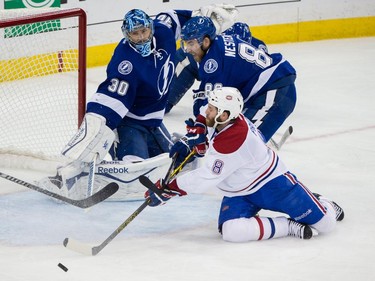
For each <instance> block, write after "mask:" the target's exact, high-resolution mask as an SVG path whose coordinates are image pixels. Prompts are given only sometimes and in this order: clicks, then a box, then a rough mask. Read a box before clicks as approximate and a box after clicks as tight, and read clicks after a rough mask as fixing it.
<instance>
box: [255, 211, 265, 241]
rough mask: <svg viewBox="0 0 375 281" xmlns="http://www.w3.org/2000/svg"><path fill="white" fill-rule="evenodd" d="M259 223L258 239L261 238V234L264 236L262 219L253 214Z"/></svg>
mask: <svg viewBox="0 0 375 281" xmlns="http://www.w3.org/2000/svg"><path fill="white" fill-rule="evenodd" d="M254 218H255V219H256V221H257V223H258V225H259V238H258V240H262V238H263V236H264V226H263V222H262V220H261V219H260V218H259V217H258V216H255V217H254Z"/></svg>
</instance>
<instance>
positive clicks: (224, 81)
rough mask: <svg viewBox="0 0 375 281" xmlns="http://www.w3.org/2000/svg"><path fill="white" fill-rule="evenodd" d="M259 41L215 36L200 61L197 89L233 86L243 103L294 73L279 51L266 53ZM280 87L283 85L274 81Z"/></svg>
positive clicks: (263, 45)
mask: <svg viewBox="0 0 375 281" xmlns="http://www.w3.org/2000/svg"><path fill="white" fill-rule="evenodd" d="M262 43H263V42H262V41H260V40H258V39H256V38H254V40H250V41H249V42H245V41H242V40H240V39H238V38H236V37H233V36H230V35H219V36H217V37H216V38H215V40H213V42H212V44H211V46H210V49H209V50H208V52H207V53H206V55H205V56H204V57H203V59H202V61H201V62H200V64H199V77H200V78H201V84H200V86H199V91H204V90H211V89H214V88H215V87H221V86H228V87H235V88H237V89H238V90H239V91H240V92H241V94H242V96H243V98H244V102H246V101H248V100H249V99H250V98H251V97H253V96H256V95H257V94H258V92H262V91H265V90H271V89H275V88H273V86H275V84H274V83H275V82H276V81H278V80H280V79H281V78H284V77H286V76H289V75H296V71H295V69H294V68H293V66H292V65H291V64H290V63H289V62H288V61H287V60H285V58H284V57H283V56H282V55H281V54H280V53H274V54H269V53H268V52H267V48H266V46H265V44H262ZM289 83H290V82H289ZM281 86H286V85H280V84H279V83H278V84H277V88H279V87H281Z"/></svg>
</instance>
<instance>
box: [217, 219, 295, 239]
mask: <svg viewBox="0 0 375 281" xmlns="http://www.w3.org/2000/svg"><path fill="white" fill-rule="evenodd" d="M222 231H223V239H224V240H225V241H229V242H246V241H253V240H265V239H272V238H278V237H285V236H287V235H288V220H287V218H285V217H277V218H268V217H252V218H249V219H247V218H239V219H234V220H229V221H226V222H225V223H224V224H223V229H222Z"/></svg>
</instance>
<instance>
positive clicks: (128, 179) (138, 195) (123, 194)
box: [95, 153, 172, 201]
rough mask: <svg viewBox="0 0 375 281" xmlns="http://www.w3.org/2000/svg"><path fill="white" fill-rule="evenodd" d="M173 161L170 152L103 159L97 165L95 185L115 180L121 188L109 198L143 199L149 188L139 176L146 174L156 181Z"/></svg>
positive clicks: (119, 199)
mask: <svg viewBox="0 0 375 281" xmlns="http://www.w3.org/2000/svg"><path fill="white" fill-rule="evenodd" d="M171 161H172V160H171V158H169V154H168V153H163V154H160V155H158V156H155V157H152V158H149V159H142V158H139V157H134V156H133V157H131V156H127V157H125V158H124V159H123V161H109V162H107V161H103V162H102V163H100V164H99V165H97V167H96V177H95V187H96V188H97V187H99V186H103V184H106V183H109V182H113V181H114V182H116V183H118V184H119V186H120V189H119V190H118V191H117V192H116V194H114V195H113V196H111V197H110V198H109V200H112V201H126V200H143V199H144V193H145V192H146V190H147V189H146V188H145V187H144V186H143V185H142V184H141V183H140V182H139V180H138V178H139V176H140V175H145V176H147V177H149V178H150V180H151V181H152V182H156V181H157V180H159V179H160V178H164V177H165V175H166V173H167V171H168V168H169V166H170V164H171ZM97 182H100V184H96V183H97ZM95 191H96V190H95Z"/></svg>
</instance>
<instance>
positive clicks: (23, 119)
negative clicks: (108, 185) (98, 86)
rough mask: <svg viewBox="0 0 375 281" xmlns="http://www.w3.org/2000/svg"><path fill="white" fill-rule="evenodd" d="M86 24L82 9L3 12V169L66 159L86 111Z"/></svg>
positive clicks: (0, 95) (0, 74)
mask: <svg viewBox="0 0 375 281" xmlns="http://www.w3.org/2000/svg"><path fill="white" fill-rule="evenodd" d="M86 24H87V20H86V13H85V12H84V11H83V10H82V9H79V8H76V9H60V8H50V9H13V10H1V11H0V126H1V130H0V162H1V163H0V165H2V166H6V167H12V168H35V169H36V170H40V169H45V166H44V167H35V165H34V164H27V163H25V159H35V160H38V159H42V160H43V161H44V160H52V161H61V157H60V151H61V149H62V148H63V147H64V145H65V144H66V143H67V142H68V141H69V140H70V138H71V137H72V136H73V135H74V133H75V132H76V130H77V128H78V126H79V125H80V123H81V121H82V119H83V116H84V113H85V107H86V38H87V35H86ZM15 155H16V156H15ZM25 157H26V158H25ZM38 162H39V163H40V161H38ZM48 167H49V166H48ZM51 168H52V167H51ZM52 169H54V168H52Z"/></svg>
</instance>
